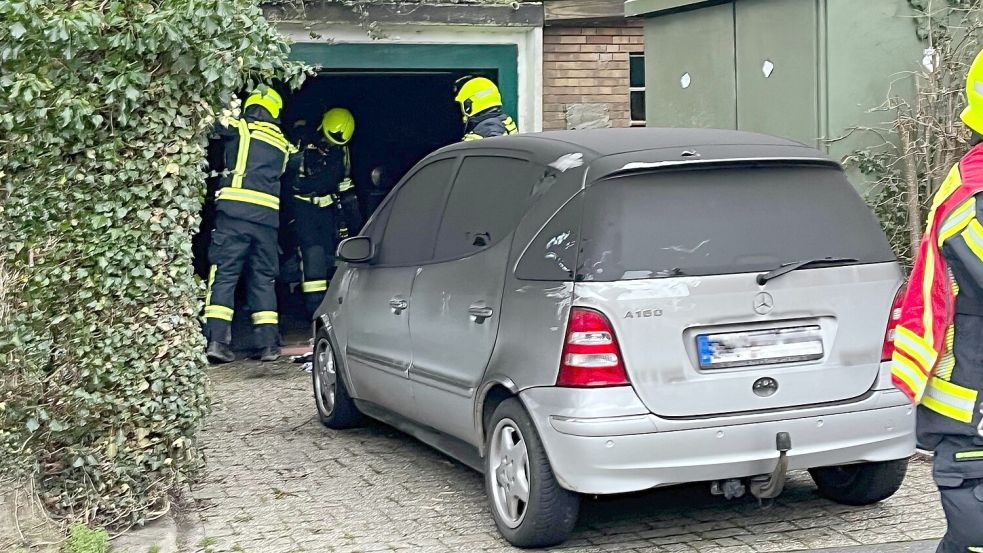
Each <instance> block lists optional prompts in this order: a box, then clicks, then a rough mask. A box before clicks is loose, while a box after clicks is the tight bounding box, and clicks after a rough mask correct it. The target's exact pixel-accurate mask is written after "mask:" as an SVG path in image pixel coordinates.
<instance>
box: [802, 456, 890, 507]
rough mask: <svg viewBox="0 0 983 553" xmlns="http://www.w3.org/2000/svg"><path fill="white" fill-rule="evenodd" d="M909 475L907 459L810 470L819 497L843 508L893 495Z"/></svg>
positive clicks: (867, 503) (875, 501) (877, 500)
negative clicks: (840, 504)
mask: <svg viewBox="0 0 983 553" xmlns="http://www.w3.org/2000/svg"><path fill="white" fill-rule="evenodd" d="M907 472H908V459H900V460H897V461H885V462H881V463H859V464H856V465H843V466H837V467H822V468H815V469H809V474H810V475H812V480H813V481H814V482H815V483H816V486H818V487H819V495H821V496H823V497H825V498H826V499H830V500H833V501H835V502H837V503H842V504H844V505H854V506H862V505H871V504H874V503H877V502H879V501H884V500H885V499H887V498H889V497H891V496H892V495H894V493H895V492H897V491H898V489H900V488H901V484H902V482H904V478H905V474H907Z"/></svg>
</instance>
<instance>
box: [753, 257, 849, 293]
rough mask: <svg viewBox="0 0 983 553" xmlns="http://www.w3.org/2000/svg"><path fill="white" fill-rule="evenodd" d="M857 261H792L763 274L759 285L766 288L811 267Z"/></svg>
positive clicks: (845, 258) (829, 258) (830, 258)
mask: <svg viewBox="0 0 983 553" xmlns="http://www.w3.org/2000/svg"><path fill="white" fill-rule="evenodd" d="M856 262H857V260H856V259H854V258H852V257H822V258H818V259H803V260H802V261H792V262H791V263H785V264H783V265H782V266H781V267H779V268H777V269H775V270H774V271H769V272H767V273H761V274H760V275H758V284H760V285H761V286H764V285H765V284H768V281H770V280H775V279H776V278H778V277H781V276H784V275H787V274H789V273H791V272H792V271H798V270H799V269H804V268H806V267H811V266H814V265H826V264H833V263H856Z"/></svg>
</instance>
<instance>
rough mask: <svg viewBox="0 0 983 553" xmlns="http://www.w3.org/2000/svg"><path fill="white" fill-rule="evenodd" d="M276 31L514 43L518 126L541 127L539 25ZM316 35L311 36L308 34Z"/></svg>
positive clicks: (325, 39)
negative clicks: (372, 32)
mask: <svg viewBox="0 0 983 553" xmlns="http://www.w3.org/2000/svg"><path fill="white" fill-rule="evenodd" d="M279 28H280V32H281V33H283V34H284V35H285V36H287V37H288V38H290V39H291V40H293V41H294V42H304V43H311V44H319V43H320V44H324V43H335V44H354V43H402V44H447V45H454V44H515V45H516V46H517V47H518V50H519V59H518V64H517V65H518V70H519V113H518V114H517V116H518V118H519V125H520V128H519V130H520V131H521V132H538V131H540V130H542V128H543V71H542V69H543V29H542V28H541V27H521V28H520V27H478V26H453V25H392V26H381V27H380V29H379V30H380V31H381V32H382V33H383V35H385V36H384V38H379V39H373V38H371V37H369V36H368V35H367V34H366V32H365V29H363V28H361V27H358V26H354V25H352V26H345V25H338V24H330V25H323V26H317V25H312V26H300V25H297V24H290V23H284V24H281V25H279ZM312 33H313V34H315V35H320V38H318V39H312V38H311V34H312Z"/></svg>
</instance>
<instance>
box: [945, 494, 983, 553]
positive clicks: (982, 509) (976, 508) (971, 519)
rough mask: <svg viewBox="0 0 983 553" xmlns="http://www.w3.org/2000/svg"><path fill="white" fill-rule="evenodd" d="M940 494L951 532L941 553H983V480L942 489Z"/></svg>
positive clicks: (948, 533)
mask: <svg viewBox="0 0 983 553" xmlns="http://www.w3.org/2000/svg"><path fill="white" fill-rule="evenodd" d="M952 484H955V483H954V482H952ZM939 492H940V493H941V494H942V508H943V509H944V510H945V518H946V521H947V522H948V525H949V528H948V530H947V531H946V534H945V537H944V538H942V543H940V544H939V548H938V550H937V553H968V552H981V553H983V479H976V480H963V481H962V482H961V483H960V484H958V485H953V486H943V485H939Z"/></svg>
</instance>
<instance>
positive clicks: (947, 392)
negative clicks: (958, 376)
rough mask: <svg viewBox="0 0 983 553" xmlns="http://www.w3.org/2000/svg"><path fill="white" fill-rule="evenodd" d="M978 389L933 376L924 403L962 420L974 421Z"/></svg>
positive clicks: (923, 399)
mask: <svg viewBox="0 0 983 553" xmlns="http://www.w3.org/2000/svg"><path fill="white" fill-rule="evenodd" d="M977 394H978V393H977V391H976V390H972V389H970V388H964V387H962V386H959V385H956V384H953V383H951V382H946V381H945V380H942V379H939V378H933V379H932V380H931V382H929V383H928V388H927V389H926V390H925V397H923V398H922V405H924V406H925V407H928V408H929V409H931V410H933V411H935V412H936V413H939V414H941V415H944V416H946V417H949V418H951V419H955V420H957V421H960V422H965V423H971V422H973V414H974V409H975V408H976V396H977Z"/></svg>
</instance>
